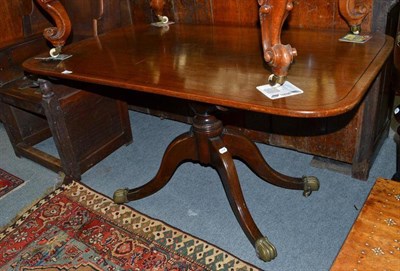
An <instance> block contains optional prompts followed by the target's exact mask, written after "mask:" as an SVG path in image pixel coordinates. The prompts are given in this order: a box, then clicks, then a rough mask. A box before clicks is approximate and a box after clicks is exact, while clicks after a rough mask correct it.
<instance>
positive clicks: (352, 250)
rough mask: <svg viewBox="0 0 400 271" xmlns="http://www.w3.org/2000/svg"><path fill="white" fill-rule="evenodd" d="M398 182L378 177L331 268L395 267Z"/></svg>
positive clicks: (399, 262) (398, 261)
mask: <svg viewBox="0 0 400 271" xmlns="http://www.w3.org/2000/svg"><path fill="white" fill-rule="evenodd" d="M399 199H400V183H399V182H394V181H391V180H384V179H378V180H377V181H376V183H375V185H374V187H373V188H372V190H371V192H370V194H369V196H368V199H367V201H366V202H365V204H364V206H363V208H362V210H361V212H360V214H359V216H358V218H357V220H356V222H355V223H354V225H353V227H352V229H351V231H350V233H349V235H348V236H347V238H346V241H345V242H344V244H343V246H342V248H341V250H340V252H339V254H338V256H337V258H336V260H335V262H334V264H333V265H332V268H331V269H330V270H331V271H336V270H388V271H389V270H393V271H394V270H398V267H399V266H400V251H399V247H400V240H399V238H398V237H399V232H400V223H398V222H399V221H400V215H399V212H398V210H399V208H400V201H399Z"/></svg>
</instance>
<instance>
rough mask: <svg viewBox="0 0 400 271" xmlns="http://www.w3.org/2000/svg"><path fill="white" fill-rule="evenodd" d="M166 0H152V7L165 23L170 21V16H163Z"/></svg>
mask: <svg viewBox="0 0 400 271" xmlns="http://www.w3.org/2000/svg"><path fill="white" fill-rule="evenodd" d="M164 5H165V0H150V7H151V8H152V9H153V11H154V13H155V14H156V16H157V18H158V20H159V21H160V22H162V23H164V24H166V23H168V17H167V16H163V10H164Z"/></svg>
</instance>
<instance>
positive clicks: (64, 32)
mask: <svg viewBox="0 0 400 271" xmlns="http://www.w3.org/2000/svg"><path fill="white" fill-rule="evenodd" d="M36 2H37V3H38V4H39V5H40V6H41V7H42V8H43V9H44V10H45V11H46V12H47V13H48V14H49V15H50V16H51V17H52V18H53V20H54V22H55V24H56V26H55V27H49V28H46V29H45V30H44V32H43V36H44V37H45V38H46V39H47V40H48V41H49V42H50V43H51V44H52V45H53V46H54V49H52V50H50V54H51V55H52V56H55V55H58V54H59V53H60V52H61V48H62V46H64V44H65V43H66V41H67V39H68V37H69V35H70V33H71V21H70V19H69V16H68V14H67V11H66V10H65V8H64V6H63V5H62V4H61V3H60V1H59V0H36Z"/></svg>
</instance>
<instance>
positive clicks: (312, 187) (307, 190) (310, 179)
mask: <svg viewBox="0 0 400 271" xmlns="http://www.w3.org/2000/svg"><path fill="white" fill-rule="evenodd" d="M303 182H304V192H303V196H305V197H308V196H310V195H311V193H312V192H313V191H318V190H319V180H318V179H317V177H314V176H304V177H303Z"/></svg>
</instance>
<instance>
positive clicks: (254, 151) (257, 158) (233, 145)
mask: <svg viewBox="0 0 400 271" xmlns="http://www.w3.org/2000/svg"><path fill="white" fill-rule="evenodd" d="M222 138H223V141H224V142H225V144H226V147H227V149H228V150H229V152H230V153H231V154H232V156H233V157H237V158H239V159H240V160H242V161H243V162H244V163H246V164H247V166H248V167H249V168H250V169H251V170H253V172H255V173H256V174H257V175H258V176H259V177H260V178H261V179H263V180H264V181H266V182H269V183H271V184H274V185H276V186H279V187H283V188H288V189H298V190H303V191H304V193H303V194H304V196H309V195H311V193H312V191H317V190H318V189H319V181H318V179H317V178H316V177H313V176H304V177H302V178H294V177H290V176H287V175H284V174H281V173H279V172H277V171H276V170H274V169H273V168H271V167H270V166H269V165H268V163H267V162H266V161H265V159H264V158H263V156H262V154H261V153H260V151H259V149H258V148H257V146H256V144H254V142H252V141H251V140H250V139H248V138H247V137H245V136H244V135H242V134H240V133H238V132H235V131H232V130H229V129H225V130H224V133H223V136H222Z"/></svg>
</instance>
